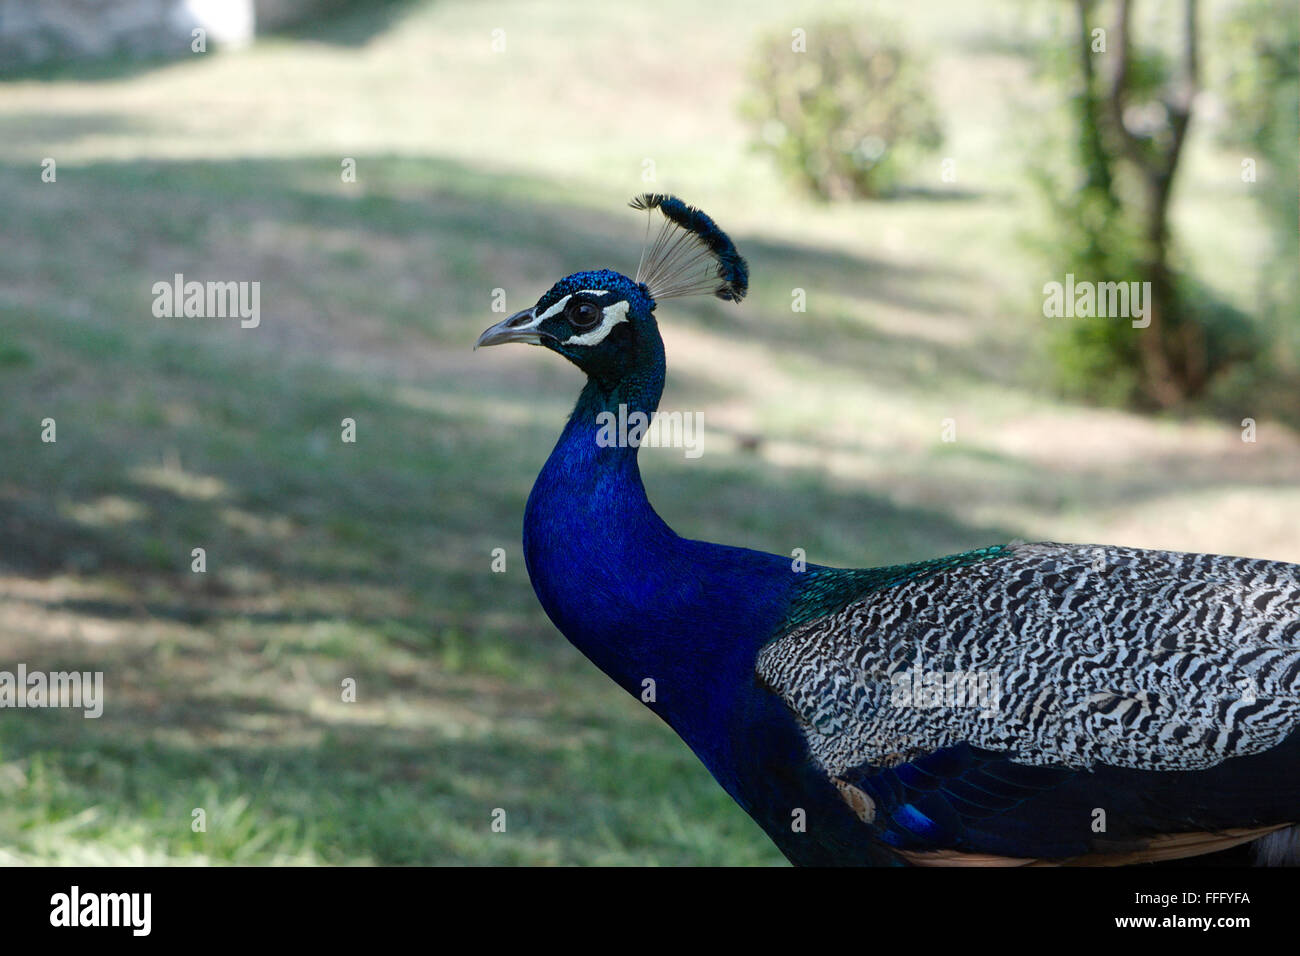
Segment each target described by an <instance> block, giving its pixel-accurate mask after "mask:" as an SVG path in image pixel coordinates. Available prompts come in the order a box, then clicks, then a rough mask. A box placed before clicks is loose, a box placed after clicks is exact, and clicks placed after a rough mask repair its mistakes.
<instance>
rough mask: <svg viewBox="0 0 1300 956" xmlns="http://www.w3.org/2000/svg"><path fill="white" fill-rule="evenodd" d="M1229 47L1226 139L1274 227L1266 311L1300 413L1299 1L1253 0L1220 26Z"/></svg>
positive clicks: (1279, 365)
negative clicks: (1239, 152) (1238, 155)
mask: <svg viewBox="0 0 1300 956" xmlns="http://www.w3.org/2000/svg"><path fill="white" fill-rule="evenodd" d="M1218 33H1219V36H1220V37H1221V42H1223V44H1224V45H1225V48H1226V55H1225V57H1224V61H1225V63H1226V64H1227V75H1226V76H1225V77H1223V79H1222V81H1221V87H1222V88H1223V89H1224V91H1225V92H1224V97H1223V98H1224V102H1225V105H1226V107H1227V109H1226V123H1225V124H1224V126H1223V129H1222V130H1221V131H1220V136H1219V139H1220V141H1221V142H1222V143H1223V145H1225V146H1228V147H1235V148H1239V149H1242V150H1244V151H1245V155H1243V157H1242V178H1243V180H1245V181H1247V182H1248V183H1249V184H1250V185H1249V189H1250V191H1251V193H1252V194H1253V195H1254V196H1255V198H1256V199H1257V200H1258V202H1259V204H1260V210H1261V212H1262V213H1263V215H1264V217H1265V220H1266V221H1267V222H1268V223H1269V225H1270V226H1271V232H1272V236H1273V239H1274V256H1273V257H1272V259H1271V261H1270V262H1269V264H1268V267H1267V268H1266V269H1265V271H1264V275H1263V283H1264V285H1263V288H1262V290H1261V299H1262V308H1261V311H1262V313H1263V317H1264V318H1265V320H1266V321H1267V322H1268V325H1269V331H1270V333H1271V335H1272V337H1273V340H1274V348H1273V350H1272V355H1271V357H1272V359H1273V364H1274V366H1275V372H1276V373H1277V375H1278V377H1279V378H1281V379H1289V380H1290V381H1289V382H1285V383H1284V385H1283V387H1285V388H1286V389H1287V390H1288V391H1289V392H1290V393H1291V397H1292V401H1291V408H1292V409H1295V410H1296V411H1297V412H1300V407H1297V403H1300V387H1297V384H1298V382H1300V321H1297V319H1298V318H1300V311H1298V310H1300V268H1298V267H1297V265H1298V264H1300V228H1297V223H1300V189H1297V184H1296V174H1297V170H1300V6H1297V4H1296V3H1295V2H1294V0H1246V2H1243V3H1241V4H1240V5H1239V6H1237V7H1236V8H1235V9H1234V10H1233V11H1232V13H1231V15H1229V16H1228V17H1227V18H1226V19H1225V21H1224V22H1223V24H1222V28H1221V29H1220V30H1219V31H1218Z"/></svg>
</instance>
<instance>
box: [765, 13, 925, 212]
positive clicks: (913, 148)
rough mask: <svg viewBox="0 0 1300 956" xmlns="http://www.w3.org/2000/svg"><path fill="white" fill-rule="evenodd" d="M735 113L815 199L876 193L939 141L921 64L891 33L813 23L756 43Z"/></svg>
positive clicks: (866, 25) (851, 24)
mask: <svg viewBox="0 0 1300 956" xmlns="http://www.w3.org/2000/svg"><path fill="white" fill-rule="evenodd" d="M750 81H751V84H752V89H751V91H750V93H749V94H748V95H747V96H746V98H745V99H744V101H743V102H742V104H741V110H742V113H743V114H744V116H745V117H746V118H748V119H749V120H750V121H751V122H752V123H753V125H754V127H755V130H756V132H757V137H756V139H755V146H756V147H757V148H758V149H760V150H762V151H764V152H768V153H770V154H771V155H772V156H774V157H775V158H776V161H777V164H778V166H779V167H780V169H781V171H782V172H783V173H785V174H786V175H787V176H788V177H790V178H791V179H793V180H794V181H796V182H797V183H799V184H800V185H801V186H803V187H804V188H806V189H808V190H809V191H810V192H812V193H813V194H814V195H816V196H819V197H821V198H823V199H852V198H858V197H867V196H880V195H882V194H885V193H887V192H889V191H890V190H891V189H892V188H893V187H894V186H895V184H896V182H897V180H898V177H899V174H900V172H901V171H902V170H903V169H905V168H906V167H907V165H908V164H909V162H910V161H911V160H912V159H913V158H915V157H916V156H917V155H918V154H921V153H923V152H927V151H931V150H934V149H937V148H938V147H939V145H940V144H941V143H942V142H943V137H942V133H941V131H940V127H939V121H938V114H937V112H936V110H935V107H934V104H933V103H932V102H931V100H930V96H929V93H928V91H927V89H926V86H925V83H924V68H923V66H922V64H921V63H920V62H919V61H918V58H917V57H916V56H915V54H912V53H910V52H908V51H907V50H906V49H905V48H904V46H903V44H902V42H901V41H900V40H899V39H898V37H897V35H896V34H895V32H894V30H893V29H892V28H891V27H889V26H888V25H887V24H881V23H876V22H864V21H861V20H851V21H822V22H820V23H815V24H813V25H812V26H810V27H809V28H808V29H807V30H806V31H804V30H802V29H797V30H794V31H793V32H792V33H777V34H772V35H769V36H766V37H764V38H763V39H762V40H760V42H759V44H758V46H757V49H756V51H755V54H754V57H753V61H752V64H751V67H750Z"/></svg>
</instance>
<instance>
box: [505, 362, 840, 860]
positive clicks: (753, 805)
mask: <svg viewBox="0 0 1300 956" xmlns="http://www.w3.org/2000/svg"><path fill="white" fill-rule="evenodd" d="M661 354H662V353H661ZM655 369H657V370H656V371H651V372H648V373H646V374H643V375H640V376H637V377H636V378H634V379H632V380H630V381H629V380H624V381H622V382H620V383H619V384H616V385H615V386H613V387H606V386H605V385H603V384H601V383H600V382H599V381H597V380H596V379H592V380H590V381H588V383H587V387H586V388H585V389H583V392H582V395H581V397H580V398H579V399H578V404H577V406H576V407H575V408H574V410H573V415H572V416H571V417H570V418H569V423H568V425H567V426H566V427H565V429H564V433H563V434H562V435H561V436H560V440H559V442H558V443H557V444H556V446H555V450H554V451H553V452H551V457H550V458H549V459H547V462H546V465H545V466H544V467H543V468H542V472H541V474H540V475H538V477H537V482H536V483H535V484H534V485H533V490H532V494H530V495H529V497H528V507H527V510H526V513H525V517H524V559H525V561H526V562H527V564H528V574H529V577H530V578H531V580H532V583H533V589H534V590H535V591H536V592H537V597H538V599H539V600H540V601H541V604H542V607H543V608H545V610H546V613H547V615H549V616H550V618H551V620H552V621H553V622H554V624H555V626H556V627H557V628H559V630H560V631H561V633H563V634H564V636H565V637H567V638H568V639H569V641H570V642H571V643H573V644H574V645H575V646H576V647H577V648H578V649H579V650H580V651H582V652H583V653H584V654H585V655H586V656H587V657H588V658H589V659H590V660H591V661H592V663H594V664H595V665H596V666H597V667H599V668H600V669H601V670H602V671H604V672H605V673H606V674H608V675H609V676H610V677H611V678H612V679H613V680H614V681H615V682H616V683H618V684H619V685H620V686H621V687H623V688H624V689H625V690H627V691H628V692H629V693H630V694H632V695H634V696H635V697H637V698H638V699H640V700H642V701H644V702H645V703H646V705H647V706H649V707H650V708H651V709H652V710H654V712H655V713H657V714H658V715H659V716H660V717H661V718H663V720H665V721H666V722H667V723H668V724H669V726H671V727H672V728H673V729H674V730H675V731H677V733H678V735H679V736H680V737H681V738H682V739H683V740H684V741H685V742H686V743H687V744H688V745H689V746H690V748H691V749H692V750H693V751H695V753H696V755H697V756H699V758H700V759H701V760H702V761H703V762H704V765H705V766H706V767H708V768H709V771H710V772H711V773H712V774H713V776H714V778H715V779H717V781H718V782H719V783H720V784H721V785H722V787H723V788H724V789H725V790H726V791H727V792H728V793H729V794H731V796H732V798H733V799H735V800H736V802H737V803H739V804H740V806H741V807H743V808H744V809H745V810H746V811H747V812H749V813H750V814H751V816H753V817H754V819H755V820H757V821H758V822H759V823H760V825H762V826H763V827H764V828H765V829H766V830H767V832H768V833H769V835H771V836H772V839H773V840H775V841H776V842H777V844H778V846H780V847H781V848H782V850H783V851H785V852H786V855H787V856H789V857H790V858H791V859H798V860H802V861H803V862H808V863H825V862H829V861H830V860H833V859H834V856H833V855H824V854H832V853H833V850H834V847H835V846H837V845H838V843H839V842H840V841H846V840H853V839H855V838H859V837H860V834H859V833H858V831H860V829H861V824H860V823H859V822H858V820H857V818H856V817H855V816H853V814H851V813H849V812H848V811H847V810H846V808H845V805H844V803H843V801H841V800H840V798H839V796H838V795H837V793H836V792H835V790H834V788H833V787H832V786H831V785H830V784H829V783H828V782H827V779H826V777H825V775H824V774H822V773H821V771H820V770H817V769H816V768H814V766H813V764H812V763H811V761H810V760H809V759H808V756H807V746H806V743H805V741H804V738H803V735H802V733H801V731H800V730H799V729H798V728H797V726H796V724H795V722H794V720H793V719H792V717H791V715H790V713H789V711H788V709H787V708H786V707H785V705H784V704H783V703H782V702H781V701H780V699H779V698H778V697H777V696H776V695H775V694H772V693H770V692H768V691H767V690H766V689H764V688H763V687H762V686H761V685H760V683H759V681H758V679H757V678H756V676H755V673H754V664H755V657H756V655H757V653H758V650H759V648H761V647H762V646H763V644H765V643H766V642H767V641H768V640H769V639H770V638H772V637H774V636H775V635H776V634H778V633H780V632H781V631H783V630H784V629H785V628H786V627H787V626H788V623H789V622H790V621H791V620H795V619H798V618H799V617H801V616H802V615H803V614H805V613H808V607H805V604H807V603H808V601H807V599H806V597H805V596H804V595H805V593H807V592H810V591H811V592H812V593H814V594H820V595H823V598H819V600H821V599H824V595H825V593H826V592H827V588H824V587H820V586H814V587H811V588H810V587H809V586H808V585H810V584H812V583H813V582H812V580H810V579H812V578H813V577H814V576H820V574H821V573H822V572H832V569H829V568H826V569H814V568H811V567H810V568H809V571H810V572H813V574H796V573H795V572H794V571H793V569H792V567H791V564H790V560H789V559H788V558H785V557H781V556H777V555H771V554H763V553H761V552H757V551H749V550H746V549H742V548H732V547H726V546H724V545H717V544H707V543H705V542H702V541H692V540H690V539H687V538H681V537H679V536H678V535H677V534H675V533H674V532H673V530H672V529H671V528H669V527H668V525H667V524H666V523H665V522H664V521H663V519H662V518H660V517H659V515H657V514H656V513H655V511H654V509H653V508H652V507H651V506H650V502H649V500H648V499H647V498H646V493H645V487H644V486H643V485H642V483H641V473H640V470H639V469H638V467H637V449H636V448H629V447H622V448H620V447H601V445H600V444H599V443H598V442H597V435H598V433H599V432H600V427H601V426H600V422H599V421H598V416H599V415H600V414H601V413H602V412H609V413H613V414H615V415H617V412H618V406H619V404H620V403H622V404H625V405H627V406H628V412H629V413H631V412H633V411H643V412H646V413H647V414H649V413H651V412H653V411H654V410H655V408H656V407H657V406H658V402H659V396H660V394H661V392H662V390H663V365H662V362H660V363H658V364H657V366H655ZM832 590H833V589H832ZM811 606H812V605H809V607H811ZM647 681H653V685H651V684H648V683H647ZM651 686H653V691H654V699H653V701H651V700H649V699H647V692H648V690H649V688H650V687H651ZM791 793H799V794H801V797H800V798H799V802H800V807H802V808H803V809H806V810H807V813H808V815H809V818H810V819H815V820H816V821H817V823H816V827H817V833H818V834H819V836H817V837H816V838H815V839H812V840H810V839H809V838H808V837H807V836H804V835H800V834H795V833H793V832H791V828H790V819H791V805H790V794H791Z"/></svg>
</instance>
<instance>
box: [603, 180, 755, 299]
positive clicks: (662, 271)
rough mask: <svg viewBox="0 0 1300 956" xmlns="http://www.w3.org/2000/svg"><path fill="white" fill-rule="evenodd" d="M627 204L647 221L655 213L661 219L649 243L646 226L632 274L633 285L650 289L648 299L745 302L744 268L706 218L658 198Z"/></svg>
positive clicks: (690, 208) (670, 199) (683, 205)
mask: <svg viewBox="0 0 1300 956" xmlns="http://www.w3.org/2000/svg"><path fill="white" fill-rule="evenodd" d="M628 205H630V206H631V207H632V208H633V209H644V210H646V211H647V212H648V213H650V219H654V210H656V209H658V210H659V211H660V212H661V213H663V215H664V221H663V223H662V224H661V225H660V228H659V233H658V235H656V236H655V238H654V241H653V242H651V241H650V224H649V222H647V224H646V245H645V248H644V249H642V251H641V264H640V265H639V266H638V267H637V270H636V281H637V282H640V283H643V284H644V285H645V286H646V288H647V289H649V290H650V298H652V299H655V300H658V299H672V298H676V297H678V296H684V295H716V296H717V297H718V298H719V299H725V300H727V301H729V302H739V301H740V300H741V299H743V298H744V297H745V293H746V292H747V291H748V290H749V266H747V265H746V264H745V260H744V259H743V258H741V255H740V253H739V252H737V251H736V246H735V244H734V243H733V242H732V241H731V239H730V238H728V236H727V234H726V233H725V232H723V231H722V230H721V229H719V228H718V224H717V223H715V222H714V221H713V220H712V219H710V218H709V217H708V216H707V215H705V213H703V212H701V211H700V210H699V209H696V208H695V207H694V206H688V205H687V204H686V203H684V202H682V201H681V200H680V199H678V198H677V197H676V196H667V195H664V194H663V193H646V194H644V195H642V196H637V197H636V198H635V199H633V200H632V201H631V202H630V203H629V204H628Z"/></svg>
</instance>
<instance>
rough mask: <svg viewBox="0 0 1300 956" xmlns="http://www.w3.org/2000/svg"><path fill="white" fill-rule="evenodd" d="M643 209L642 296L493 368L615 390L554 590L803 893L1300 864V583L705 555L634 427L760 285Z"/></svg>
mask: <svg viewBox="0 0 1300 956" xmlns="http://www.w3.org/2000/svg"><path fill="white" fill-rule="evenodd" d="M631 205H632V207H633V208H634V209H637V210H641V211H644V212H645V213H646V214H647V217H648V223H647V231H646V242H645V246H644V248H643V251H642V255H641V261H640V264H639V266H638V268H637V271H636V275H635V278H629V277H628V276H627V275H624V274H622V273H619V272H615V271H612V270H609V269H600V270H596V271H586V272H577V273H574V274H573V275H570V276H568V277H566V278H564V279H561V280H560V281H559V282H557V283H556V284H555V285H553V286H552V287H551V288H550V289H549V290H547V292H546V293H545V294H544V295H543V296H542V297H541V298H540V299H538V300H537V303H536V304H535V305H533V306H532V307H530V308H528V309H524V310H523V311H522V312H518V313H516V314H514V315H511V316H510V317H509V318H507V319H505V320H504V321H502V322H500V323H498V324H496V325H494V326H492V327H491V328H489V329H487V330H486V331H485V332H484V333H483V334H482V335H481V336H480V337H479V339H478V342H477V344H476V345H475V348H478V347H479V346H488V345H499V344H503V343H507V342H524V343H528V344H531V345H540V346H543V347H545V348H547V349H550V350H551V351H553V352H558V353H559V354H560V355H562V356H564V357H565V358H566V359H568V360H569V361H570V362H572V363H573V364H574V365H576V366H577V367H578V368H579V369H581V370H582V371H583V372H585V373H586V376H587V381H586V385H585V387H584V388H583V389H582V392H581V394H580V395H579V397H578V401H577V404H576V406H575V407H574V409H573V412H572V414H571V415H570V416H569V420H568V423H567V424H566V425H565V427H564V430H563V432H562V433H561V435H560V439H559V441H558V443H557V444H556V445H555V449H554V451H553V452H552V453H551V455H550V457H549V458H548V459H547V461H546V463H545V465H544V466H543V467H542V470H541V473H540V474H539V475H538V477H537V480H536V483H535V484H534V485H533V489H532V492H531V494H530V495H529V496H528V502H527V505H526V507H525V514H524V527H523V551H524V557H525V561H526V565H527V569H528V575H529V578H530V580H531V582H532V585H533V589H534V591H535V592H536V595H537V599H538V601H539V602H540V603H541V606H542V608H543V609H544V610H545V612H546V614H547V615H548V616H549V618H550V620H551V621H552V622H553V623H554V625H555V627H556V628H558V629H559V631H560V632H561V633H563V634H564V636H565V637H566V638H567V639H568V640H569V641H571V642H572V643H573V644H574V645H575V646H576V647H577V648H578V649H579V650H580V651H582V653H583V654H585V655H586V656H587V658H589V659H590V660H591V661H592V663H594V664H595V665H596V666H597V667H599V668H600V669H601V670H602V671H604V672H605V674H607V675H608V676H609V677H610V678H612V679H613V680H614V681H615V682H616V683H617V684H618V685H619V686H621V687H622V688H623V689H624V690H626V691H627V692H628V693H630V694H632V695H633V696H634V697H636V698H637V699H638V700H643V701H645V702H646V706H648V707H650V708H651V709H652V710H653V711H654V712H655V713H656V714H658V716H659V717H660V718H662V719H663V720H664V721H665V722H666V723H667V724H668V725H669V726H670V727H671V728H672V729H673V730H674V731H675V732H676V733H677V734H678V735H679V736H680V737H681V738H682V740H683V741H685V743H686V744H687V745H688V746H689V747H690V748H691V750H692V751H693V752H694V753H695V754H696V755H697V756H698V757H699V759H700V760H701V761H702V762H703V763H704V765H705V766H706V767H707V768H708V770H709V771H710V773H711V774H712V775H713V777H714V779H715V780H716V781H717V782H718V784H720V785H721V786H722V788H723V789H724V790H726V792H727V793H728V794H729V795H730V796H731V797H732V799H734V800H735V801H736V803H738V804H739V805H740V806H741V807H742V808H743V809H744V810H745V812H747V813H748V814H749V815H750V816H751V817H752V818H753V819H754V820H755V821H756V822H757V823H758V824H759V826H761V827H762V829H763V830H764V831H765V832H766V833H767V834H768V836H769V837H770V838H771V839H772V841H773V842H774V843H775V844H776V846H777V847H778V848H779V849H780V850H781V852H782V853H783V854H784V855H785V856H786V857H787V858H788V859H789V860H790V861H791V862H792V863H794V864H796V865H909V866H965V865H973V866H1055V865H1080V866H1098V865H1101V866H1108V865H1120V864H1129V863H1140V862H1149V861H1167V860H1178V859H1182V858H1188V857H1194V856H1199V855H1202V854H1207V853H1215V852H1217V851H1223V850H1227V849H1229V848H1232V847H1239V846H1241V845H1243V844H1248V843H1249V844H1253V846H1252V847H1251V848H1250V850H1251V851H1252V852H1253V853H1254V856H1255V859H1256V862H1259V863H1263V864H1274V865H1278V864H1288V863H1290V864H1294V863H1295V862H1297V860H1300V826H1296V824H1297V823H1300V566H1298V565H1294V564H1288V563H1283V562H1280V561H1267V560H1255V559H1250V558H1239V557H1224V556H1219V555H1210V554H1180V553H1171V552H1165V551H1152V550H1136V549H1133V548H1124V547H1110V546H1094V545H1075V544H1054V543H1039V544H1023V543H1011V544H999V545H994V546H991V547H985V548H980V549H978V550H974V551H968V552H966V553H963V554H956V555H952V556H948V557H941V558H937V559H934V560H927V561H922V562H920V563H915V564H900V565H896V566H891V567H875V568H861V569H847V568H834V567H827V566H819V565H814V564H811V563H804V562H801V561H799V560H797V559H796V560H791V558H789V557H786V556H783V555H777V554H765V553H762V552H759V551H753V550H748V549H745V548H738V547H729V546H726V545H721V544H711V543H707V542H704V541H695V540H691V539H689V538H683V537H680V536H679V535H677V534H676V533H675V532H674V531H673V530H672V529H671V528H670V527H668V525H667V524H666V523H665V522H664V521H663V519H661V518H660V517H659V515H658V514H656V512H655V510H654V508H652V507H651V505H650V502H649V500H648V498H647V496H646V491H645V488H644V486H643V484H642V480H641V474H640V471H639V469H638V465H637V452H638V447H639V445H640V444H641V443H642V442H643V438H644V434H643V433H642V434H639V433H638V432H640V431H641V430H640V429H636V428H633V429H629V430H627V433H626V435H625V436H624V439H620V438H619V437H618V435H617V434H614V433H613V432H612V431H611V429H610V428H609V423H610V422H611V421H612V420H614V419H615V418H616V417H618V416H620V415H621V416H622V418H620V419H619V420H628V421H645V420H646V419H648V418H649V417H650V416H652V415H653V414H654V412H655V411H656V409H657V408H658V405H659V400H660V397H661V395H662V393H663V389H664V379H665V358H664V345H663V342H662V340H661V338H660V334H659V331H658V327H657V325H656V320H655V315H654V313H655V308H656V306H657V305H658V303H660V302H662V301H663V300H665V299H671V298H675V297H680V296H689V295H713V296H716V297H717V298H719V299H723V300H726V301H731V302H739V301H740V300H741V299H743V298H744V296H745V293H746V290H747V287H748V278H749V273H748V266H747V264H746V262H745V260H744V259H743V258H742V257H741V255H740V254H739V252H738V251H737V249H736V247H735V245H734V244H733V242H732V241H731V239H730V238H729V237H728V236H727V235H726V233H724V232H723V231H722V230H721V229H720V228H719V227H718V226H717V224H716V223H715V222H714V221H713V220H712V219H711V218H710V217H709V216H708V215H706V214H705V213H704V212H702V211H701V210H699V209H697V208H695V207H693V206H690V205H688V204H686V203H685V202H683V201H682V200H680V199H678V198H676V197H673V196H668V195H662V194H647V195H643V196H639V197H637V198H636V199H634V200H633V201H632V203H631ZM656 223H657V224H658V228H657V229H655V228H654V226H655V224H656ZM636 413H640V414H641V416H642V417H641V418H638V417H637V415H636ZM651 686H652V687H653V688H654V692H653V693H652V694H646V693H645V689H646V688H647V687H651Z"/></svg>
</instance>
